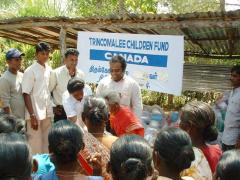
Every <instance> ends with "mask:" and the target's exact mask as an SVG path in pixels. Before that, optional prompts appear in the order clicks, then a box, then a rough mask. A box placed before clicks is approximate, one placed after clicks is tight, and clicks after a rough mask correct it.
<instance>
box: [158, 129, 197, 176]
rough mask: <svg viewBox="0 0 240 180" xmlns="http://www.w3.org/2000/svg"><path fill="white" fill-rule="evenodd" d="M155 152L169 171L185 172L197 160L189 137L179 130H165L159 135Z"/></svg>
mask: <svg viewBox="0 0 240 180" xmlns="http://www.w3.org/2000/svg"><path fill="white" fill-rule="evenodd" d="M154 150H155V151H156V152H158V154H159V156H160V158H161V160H162V161H164V162H165V165H166V167H168V168H169V170H174V171H179V173H180V172H181V171H183V170H184V169H187V168H189V167H190V166H191V162H192V161H193V160H194V159H195V156H194V151H193V147H192V142H191V139H190V137H189V135H188V134H187V133H186V132H185V131H183V130H181V129H179V128H167V129H163V130H162V131H160V132H159V134H158V135H157V138H156V140H155V143H154Z"/></svg>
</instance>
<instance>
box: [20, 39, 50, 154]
mask: <svg viewBox="0 0 240 180" xmlns="http://www.w3.org/2000/svg"><path fill="white" fill-rule="evenodd" d="M50 50H51V48H50V46H49V45H48V44H47V43H44V42H40V43H39V44H37V45H36V62H34V63H33V64H32V65H31V66H29V67H28V68H27V69H26V71H25V72H24V74H23V81H22V92H23V97H24V101H25V106H26V109H27V111H26V120H27V132H28V134H29V139H28V141H29V144H30V146H31V149H32V153H33V154H36V153H47V152H48V132H49V129H50V127H51V117H52V116H53V112H52V103H51V97H50V91H49V80H50V74H51V67H50V66H48V65H47V64H46V62H47V61H48V58H49V53H50Z"/></svg>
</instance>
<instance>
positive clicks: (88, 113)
mask: <svg viewBox="0 0 240 180" xmlns="http://www.w3.org/2000/svg"><path fill="white" fill-rule="evenodd" d="M108 114H109V113H108V108H107V105H106V102H105V100H104V99H103V98H98V97H88V98H86V100H85V101H84V106H83V113H82V116H83V119H85V118H86V119H87V120H88V121H89V122H90V123H91V124H92V125H95V126H98V125H101V124H105V122H106V121H107V120H108Z"/></svg>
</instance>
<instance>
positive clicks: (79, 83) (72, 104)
mask: <svg viewBox="0 0 240 180" xmlns="http://www.w3.org/2000/svg"><path fill="white" fill-rule="evenodd" d="M90 95H92V90H91V88H90V87H89V86H88V85H87V84H85V83H84V81H83V80H82V79H80V78H77V77H74V78H72V79H70V80H69V82H68V84H67V91H66V92H65V93H64V94H63V97H62V100H63V102H62V104H63V107H64V110H65V112H66V114H67V118H68V119H69V120H70V121H72V122H74V123H76V124H78V125H79V126H81V127H82V128H84V129H86V126H85V125H84V123H83V122H82V112H83V105H84V100H85V98H86V97H87V96H90Z"/></svg>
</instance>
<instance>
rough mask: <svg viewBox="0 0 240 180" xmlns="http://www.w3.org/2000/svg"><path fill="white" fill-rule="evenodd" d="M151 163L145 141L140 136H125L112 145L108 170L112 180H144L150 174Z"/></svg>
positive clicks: (149, 151)
mask: <svg viewBox="0 0 240 180" xmlns="http://www.w3.org/2000/svg"><path fill="white" fill-rule="evenodd" d="M151 162H152V152H151V148H150V146H149V144H148V143H147V141H146V140H145V139H143V138H141V137H140V136H136V135H126V136H122V137H120V138H119V139H118V140H116V141H115V142H114V143H113V145H112V148H111V151H110V162H109V169H110V171H111V173H112V176H113V179H114V180H121V179H124V180H144V179H146V177H147V176H148V175H150V174H151V173H152V167H151Z"/></svg>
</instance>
